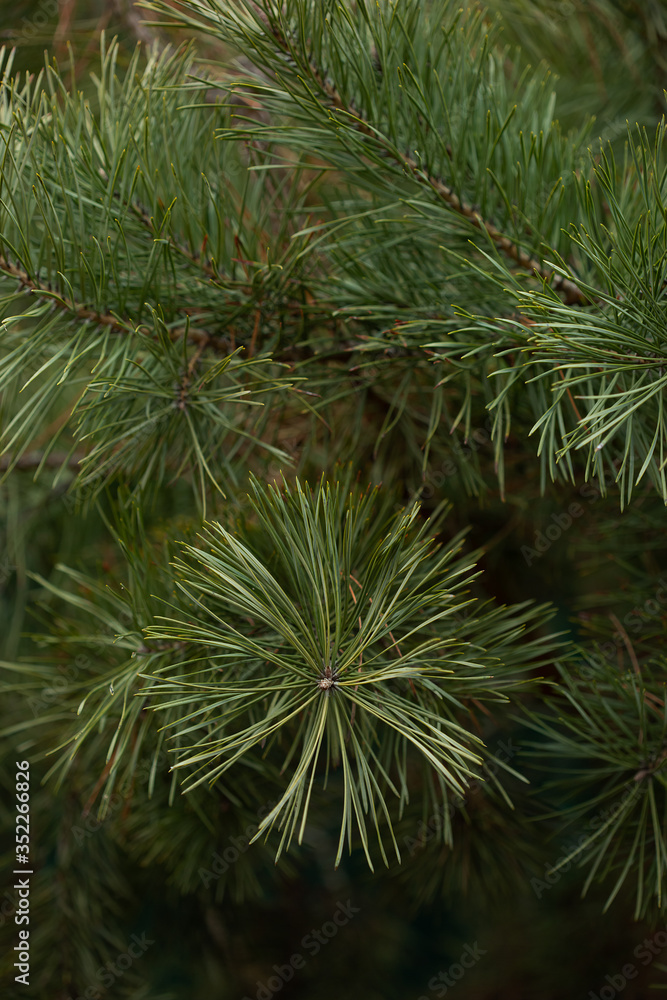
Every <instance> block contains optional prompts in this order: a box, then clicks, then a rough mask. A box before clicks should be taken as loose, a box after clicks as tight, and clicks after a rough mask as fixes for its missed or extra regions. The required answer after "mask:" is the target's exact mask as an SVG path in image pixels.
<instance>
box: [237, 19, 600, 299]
mask: <svg viewBox="0 0 667 1000" xmlns="http://www.w3.org/2000/svg"><path fill="white" fill-rule="evenodd" d="M254 6H255V7H256V8H257V9H258V12H259V13H260V16H261V18H262V20H263V21H264V23H265V24H266V27H267V29H268V31H269V32H270V33H271V36H272V37H273V39H274V40H275V42H276V44H277V46H278V48H279V49H280V51H282V53H283V54H284V55H285V56H286V57H287V58H288V59H290V61H291V60H292V59H293V54H294V51H295V45H296V44H298V43H297V42H296V40H295V39H290V38H288V36H287V35H286V34H285V33H283V32H282V31H281V30H280V27H279V21H278V19H277V18H275V17H271V18H269V17H267V16H266V15H265V14H264V12H263V11H261V9H260V8H259V6H258V5H257V4H254ZM308 68H309V71H310V76H311V78H312V80H313V81H314V82H315V83H316V84H317V86H318V87H319V89H320V92H321V93H322V94H326V96H327V97H328V99H329V101H330V105H329V107H330V108H331V109H333V110H335V111H337V112H338V113H340V114H341V115H343V116H344V118H345V121H346V122H347V123H348V124H349V125H350V126H351V127H352V128H353V129H355V130H356V131H358V132H359V133H360V134H361V135H364V136H366V137H368V138H369V139H371V140H372V142H373V144H374V145H375V146H376V147H377V148H378V149H379V151H380V154H381V155H384V156H385V157H386V158H387V159H388V160H393V161H394V162H395V163H397V164H398V165H399V166H401V167H403V168H404V170H406V171H407V172H408V173H409V174H411V175H412V176H414V177H415V178H416V180H418V181H419V183H420V184H424V185H425V186H427V187H429V188H430V189H431V190H432V191H434V192H435V193H436V194H437V195H438V197H439V198H440V199H441V200H442V201H443V202H444V203H445V204H446V205H447V206H448V207H449V208H450V209H451V210H452V211H453V212H455V213H456V214H457V215H459V216H460V217H462V218H464V219H466V220H467V221H468V222H470V223H471V225H473V226H474V227H475V228H476V229H478V230H480V231H482V232H483V233H485V235H486V236H488V238H489V239H490V241H491V242H492V243H493V244H494V245H495V246H496V247H497V248H498V249H499V250H501V251H502V252H503V253H504V254H505V255H506V256H507V257H508V258H509V259H510V260H512V261H513V262H514V263H515V264H517V265H518V266H519V267H520V268H522V269H523V270H524V271H527V272H529V273H531V274H533V273H534V274H537V275H539V276H540V277H541V278H542V279H543V280H544V281H545V282H547V283H548V284H550V285H551V287H552V288H554V289H555V290H556V291H557V292H559V293H560V294H562V296H563V299H564V301H565V303H566V304H568V305H574V304H576V305H581V306H583V305H589V304H590V299H589V297H588V296H587V295H586V293H585V292H583V291H582V289H581V288H579V286H578V285H577V284H576V283H575V282H574V281H571V280H570V279H569V278H566V277H565V276H563V275H561V274H557V273H555V272H554V271H553V270H552V269H550V268H547V267H545V266H544V263H543V262H542V261H540V260H538V259H537V258H535V257H531V256H530V255H529V254H527V253H525V251H523V250H521V248H520V247H518V246H517V245H516V243H515V242H514V241H513V240H512V239H510V238H509V237H508V236H507V235H506V234H504V233H502V232H501V231H500V230H499V229H498V228H497V226H495V225H494V223H493V222H491V221H490V220H489V219H484V218H483V217H482V215H481V214H480V212H479V210H478V209H477V207H476V206H474V205H471V204H469V203H468V202H466V201H465V200H464V199H462V198H459V196H458V195H457V194H456V193H455V191H454V189H453V188H452V187H450V186H449V185H448V184H446V183H445V181H444V180H443V179H442V178H440V177H436V176H432V175H430V174H429V173H428V172H427V171H425V170H424V169H423V167H422V166H421V164H419V163H417V161H416V160H415V159H414V157H412V156H410V154H409V153H408V152H405V153H400V151H399V150H397V149H396V147H395V146H394V145H393V144H391V143H390V142H388V141H387V140H386V139H385V137H384V136H383V135H382V133H381V131H380V130H379V129H378V128H377V127H371V125H369V123H368V121H366V119H365V117H364V114H363V112H362V111H360V110H359V109H358V108H357V107H355V105H354V104H353V102H351V101H348V102H347V103H346V102H345V101H343V98H342V97H341V96H340V94H339V92H338V91H337V90H336V88H335V86H334V85H333V84H332V83H331V81H330V80H328V79H327V78H326V75H325V73H324V72H323V71H322V69H321V68H320V67H318V66H316V65H315V64H314V63H312V62H309V63H308ZM450 155H451V149H450Z"/></svg>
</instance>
